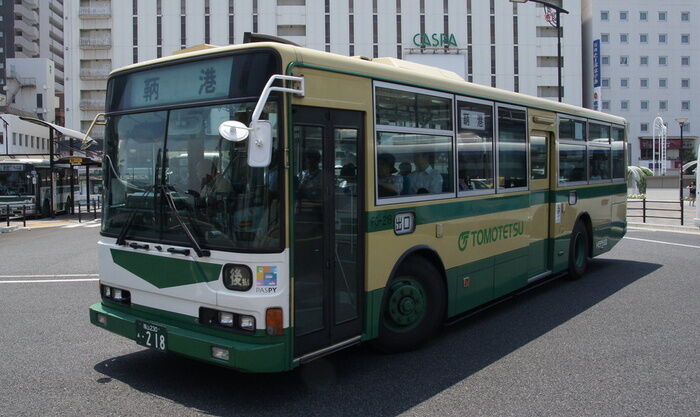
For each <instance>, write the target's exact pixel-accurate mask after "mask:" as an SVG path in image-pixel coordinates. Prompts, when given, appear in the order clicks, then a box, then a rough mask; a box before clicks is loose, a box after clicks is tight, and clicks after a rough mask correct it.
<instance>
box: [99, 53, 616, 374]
mask: <svg viewBox="0 0 700 417" xmlns="http://www.w3.org/2000/svg"><path fill="white" fill-rule="evenodd" d="M105 119H106V120H105V122H106V140H105V149H104V164H103V167H104V168H103V172H104V209H103V219H102V230H101V239H100V242H99V265H100V294H101V302H99V303H97V304H94V305H93V306H91V307H90V320H91V322H92V323H93V324H95V325H96V326H98V327H102V328H104V329H106V330H108V331H111V332H114V333H116V334H119V335H122V336H124V337H127V338H129V339H132V340H134V341H136V342H137V343H139V344H141V345H144V346H148V347H150V348H153V349H156V350H159V351H167V352H174V353H177V354H182V355H185V356H188V357H191V358H196V359H199V360H202V361H205V362H209V363H214V364H220V365H223V366H228V367H231V368H235V369H239V370H243V371H252V372H278V371H285V370H289V369H292V368H295V367H296V366H298V365H300V364H302V363H305V362H307V361H310V360H312V359H314V358H318V357H320V356H323V355H325V354H328V353H331V352H334V351H336V350H339V349H342V348H345V347H348V346H351V345H353V344H356V343H360V342H363V341H372V343H374V344H376V345H377V346H378V347H379V348H380V349H383V350H386V351H400V350H406V349H411V348H414V347H416V346H418V345H419V344H420V343H422V342H425V341H426V340H429V339H430V337H431V335H432V334H433V332H434V331H435V330H437V329H438V328H439V327H440V326H441V324H443V323H445V322H450V321H454V320H456V319H459V318H461V317H465V316H467V315H469V313H471V312H474V311H476V310H477V309H480V308H482V307H483V306H485V305H488V304H490V303H495V302H497V301H499V300H501V299H503V298H504V297H506V296H509V295H512V294H513V293H515V292H518V291H522V290H524V289H526V288H529V287H532V286H534V285H536V283H537V282H538V281H539V282H542V281H540V280H544V279H548V278H552V277H558V276H560V275H568V276H570V277H572V278H579V277H581V276H582V275H583V274H584V272H585V270H586V265H587V263H588V262H589V260H590V258H592V257H594V256H597V255H600V254H601V253H604V252H606V251H608V250H610V249H611V248H612V247H613V246H614V245H615V244H616V243H617V242H618V241H619V240H620V239H621V238H622V236H623V235H624V233H625V230H626V220H625V204H626V203H625V201H626V185H625V178H624V177H625V171H626V169H625V168H626V163H625V161H626V156H625V152H626V146H625V143H626V142H625V138H626V122H625V120H624V119H622V118H619V117H615V116H611V115H607V114H603V113H598V112H594V111H591V110H587V109H583V108H579V107H575V106H571V105H566V104H561V103H556V102H552V101H549V100H544V99H539V98H535V97H529V96H525V95H522V94H516V93H512V92H508V91H504V90H500V89H495V88H489V87H484V86H480V85H476V84H471V83H467V82H465V81H464V80H463V79H461V78H460V77H458V76H457V75H456V74H454V73H451V72H448V71H444V70H440V69H437V68H432V67H427V66H423V65H418V64H413V63H409V62H404V61H401V60H397V59H393V58H375V59H369V58H365V57H345V56H340V55H335V54H330V53H324V52H319V51H315V50H310V49H305V48H301V47H297V46H293V45H288V44H283V43H277V42H260V43H248V44H243V45H235V46H227V47H216V48H205V49H202V50H198V51H190V52H186V53H182V54H178V55H175V56H171V57H167V58H162V59H158V60H154V61H148V62H144V63H139V64H135V65H132V66H128V67H125V68H122V69H119V70H116V71H114V72H113V73H112V74H111V75H110V77H109V81H108V93H107V113H106V115H105Z"/></svg>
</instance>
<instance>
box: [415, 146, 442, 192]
mask: <svg viewBox="0 0 700 417" xmlns="http://www.w3.org/2000/svg"><path fill="white" fill-rule="evenodd" d="M433 162H434V155H433V154H432V153H427V152H421V153H417V154H416V155H415V156H414V159H413V163H414V164H415V165H416V170H415V171H414V172H412V173H411V174H410V175H409V180H410V182H411V188H410V193H411V194H438V193H441V192H442V182H443V181H442V175H440V173H439V172H437V171H436V170H435V169H433V166H432V165H433Z"/></svg>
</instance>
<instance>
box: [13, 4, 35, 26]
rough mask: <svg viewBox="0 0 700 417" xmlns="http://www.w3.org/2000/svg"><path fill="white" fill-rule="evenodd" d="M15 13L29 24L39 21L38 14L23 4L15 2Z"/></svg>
mask: <svg viewBox="0 0 700 417" xmlns="http://www.w3.org/2000/svg"><path fill="white" fill-rule="evenodd" d="M15 14H18V15H20V16H22V20H24V21H26V22H29V23H31V24H33V23H39V14H38V13H37V12H35V11H34V10H32V9H30V8H29V7H27V6H25V5H24V4H15ZM15 20H17V19H15Z"/></svg>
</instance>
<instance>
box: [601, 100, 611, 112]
mask: <svg viewBox="0 0 700 417" xmlns="http://www.w3.org/2000/svg"><path fill="white" fill-rule="evenodd" d="M602 105H603V110H610V101H609V100H603V103H602Z"/></svg>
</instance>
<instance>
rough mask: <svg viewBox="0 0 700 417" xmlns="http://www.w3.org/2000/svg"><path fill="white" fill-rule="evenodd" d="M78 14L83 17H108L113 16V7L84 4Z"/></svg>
mask: <svg viewBox="0 0 700 417" xmlns="http://www.w3.org/2000/svg"><path fill="white" fill-rule="evenodd" d="M78 15H79V16H80V17H81V18H82V19H107V18H109V17H110V16H112V9H111V8H110V7H109V6H84V7H81V8H80V10H79V12H78Z"/></svg>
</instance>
